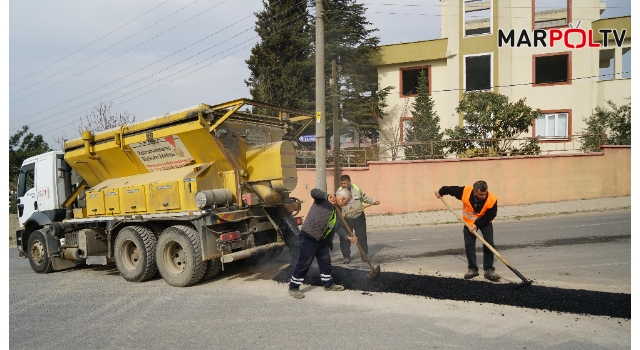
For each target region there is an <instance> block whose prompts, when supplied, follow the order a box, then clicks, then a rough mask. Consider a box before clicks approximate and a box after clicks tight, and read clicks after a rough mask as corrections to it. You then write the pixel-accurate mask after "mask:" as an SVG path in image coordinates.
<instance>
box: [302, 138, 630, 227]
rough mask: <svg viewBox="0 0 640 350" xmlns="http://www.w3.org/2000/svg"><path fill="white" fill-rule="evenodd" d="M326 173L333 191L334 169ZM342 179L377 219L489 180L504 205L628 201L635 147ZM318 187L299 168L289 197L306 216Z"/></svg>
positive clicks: (374, 170) (436, 204)
mask: <svg viewBox="0 0 640 350" xmlns="http://www.w3.org/2000/svg"><path fill="white" fill-rule="evenodd" d="M327 173H330V175H328V176H327V184H328V186H329V190H330V191H332V190H333V175H332V174H333V169H329V170H328V171H327ZM342 174H348V175H349V176H351V179H352V181H353V182H354V183H356V184H357V185H358V186H359V187H360V188H361V189H362V190H363V191H364V192H365V193H366V194H367V195H368V196H370V197H372V198H374V199H376V200H380V202H381V203H380V205H378V206H374V207H371V208H370V209H367V213H374V214H384V213H394V214H395V213H407V212H416V211H425V210H442V209H444V207H443V204H442V202H440V201H439V200H437V199H436V198H435V196H434V194H433V192H434V191H436V190H438V189H439V188H440V187H441V186H465V185H471V184H473V182H475V181H477V180H485V181H487V183H488V184H489V191H492V192H494V193H495V194H496V195H497V196H498V202H499V203H500V205H520V204H530V203H540V202H559V201H566V200H576V199H589V198H602V197H617V196H628V195H631V147H630V146H605V147H603V152H601V153H590V154H564V155H543V156H521V157H505V158H472V159H447V160H425V161H397V162H371V163H369V167H368V168H348V169H343V171H342ZM314 187H315V169H298V186H297V187H296V189H295V190H294V191H293V192H292V193H291V195H292V196H294V197H297V198H299V199H301V200H303V201H305V203H303V210H302V212H301V213H302V215H306V213H307V211H308V210H309V207H310V206H311V202H312V199H311V196H310V193H309V192H310V191H311V189H313V188H314ZM454 201H455V200H454ZM452 203H453V202H452ZM455 205H456V206H458V203H455Z"/></svg>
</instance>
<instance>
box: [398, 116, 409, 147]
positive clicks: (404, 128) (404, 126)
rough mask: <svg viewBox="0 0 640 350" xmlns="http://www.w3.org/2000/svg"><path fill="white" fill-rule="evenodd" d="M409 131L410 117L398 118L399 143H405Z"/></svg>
mask: <svg viewBox="0 0 640 350" xmlns="http://www.w3.org/2000/svg"><path fill="white" fill-rule="evenodd" d="M409 130H411V118H410V117H402V118H400V142H401V143H404V142H407V132H408V131H409Z"/></svg>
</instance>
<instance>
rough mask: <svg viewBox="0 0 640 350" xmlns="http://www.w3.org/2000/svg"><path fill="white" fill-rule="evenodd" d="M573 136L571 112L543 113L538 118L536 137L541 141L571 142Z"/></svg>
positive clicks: (535, 126)
mask: <svg viewBox="0 0 640 350" xmlns="http://www.w3.org/2000/svg"><path fill="white" fill-rule="evenodd" d="M570 134H571V111H570V110H563V111H546V112H545V111H543V114H540V115H539V116H538V118H536V121H535V124H534V135H535V136H536V137H538V138H540V140H541V141H545V140H547V141H549V140H551V141H553V140H563V141H564V140H569V136H570Z"/></svg>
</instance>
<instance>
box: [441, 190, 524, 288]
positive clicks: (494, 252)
mask: <svg viewBox="0 0 640 350" xmlns="http://www.w3.org/2000/svg"><path fill="white" fill-rule="evenodd" d="M436 193H437V192H436ZM440 200H441V201H442V203H444V205H446V206H447V208H449V210H451V212H452V213H453V214H455V216H457V217H458V220H460V222H462V223H463V224H464V225H465V226H467V228H468V229H469V232H471V233H473V234H474V235H475V236H476V237H477V238H478V239H479V240H480V241H481V242H482V243H483V244H484V245H485V247H487V248H489V250H491V251H492V252H493V254H495V256H497V257H498V259H500V261H502V262H503V263H504V264H505V265H506V266H507V267H508V268H509V269H510V270H511V271H513V273H515V274H516V276H518V277H520V279H522V280H523V281H527V279H526V278H524V276H522V275H521V274H520V272H518V271H517V270H516V269H514V268H513V267H511V265H510V264H509V263H508V262H507V261H506V260H504V258H503V257H502V255H500V254H499V253H498V252H497V251H496V250H495V249H494V248H493V247H492V246H491V245H490V244H489V243H487V241H485V240H484V238H482V236H480V235H479V234H478V233H477V232H476V231H474V230H472V229H471V226H470V225H469V224H467V223H466V222H465V221H464V220H463V219H462V217H461V216H460V214H458V213H457V212H456V211H455V210H453V209H452V208H451V206H449V203H447V201H445V200H444V198H443V197H442V196H440Z"/></svg>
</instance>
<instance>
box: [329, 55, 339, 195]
mask: <svg viewBox="0 0 640 350" xmlns="http://www.w3.org/2000/svg"><path fill="white" fill-rule="evenodd" d="M331 101H332V103H331V104H332V105H333V189H334V191H337V190H338V187H340V125H339V124H338V114H340V105H339V103H340V100H339V99H338V68H337V67H336V60H333V61H331Z"/></svg>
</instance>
